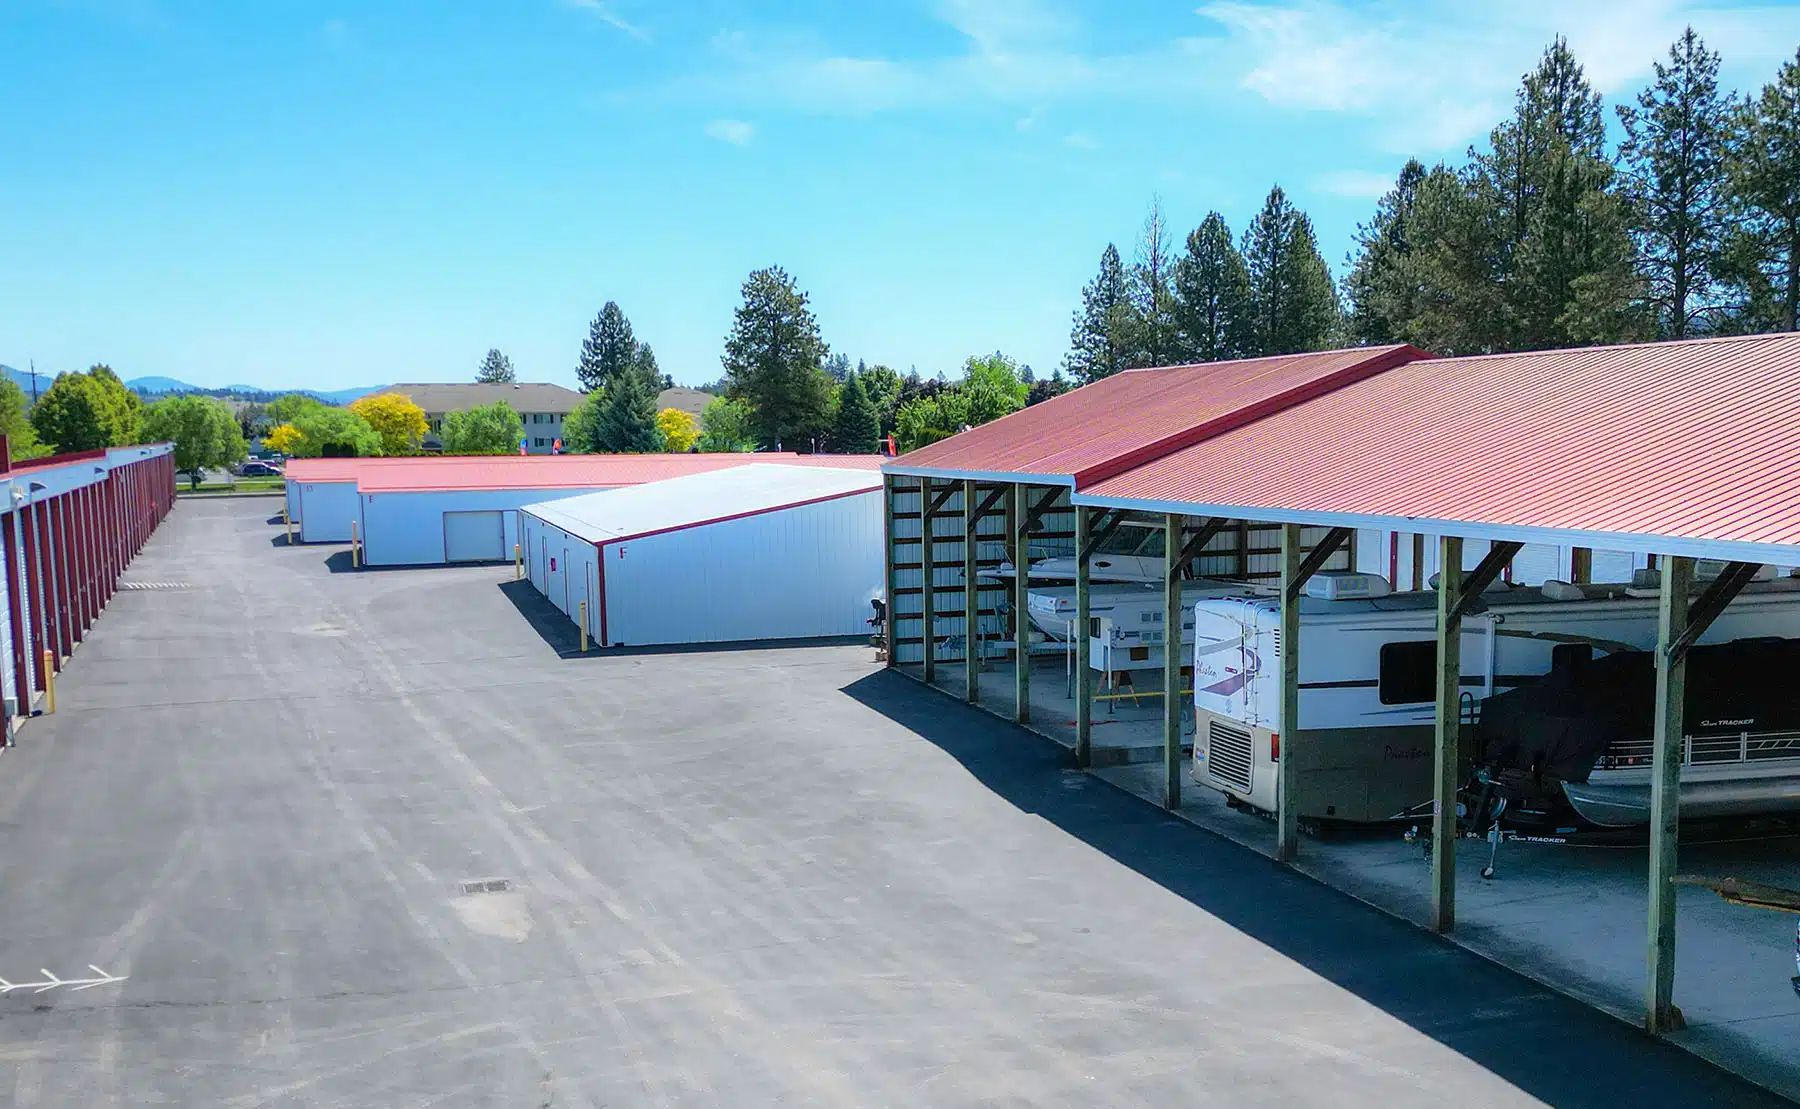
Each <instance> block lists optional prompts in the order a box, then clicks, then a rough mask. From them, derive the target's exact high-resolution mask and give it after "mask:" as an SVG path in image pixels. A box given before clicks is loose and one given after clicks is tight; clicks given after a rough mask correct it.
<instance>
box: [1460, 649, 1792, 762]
mask: <svg viewBox="0 0 1800 1109" xmlns="http://www.w3.org/2000/svg"><path fill="white" fill-rule="evenodd" d="M1687 658H1688V665H1687V697H1686V698H1685V705H1684V711H1685V721H1686V727H1685V729H1684V730H1685V731H1686V733H1687V734H1688V735H1690V736H1705V735H1736V734H1737V733H1739V732H1759V731H1777V730H1789V729H1795V728H1800V639H1777V638H1766V639H1739V640H1734V641H1732V642H1730V643H1720V644H1715V645H1711V646H1705V647H1695V648H1693V649H1692V650H1691V651H1689V652H1688V656H1687ZM1654 660H1655V656H1654V655H1652V654H1651V653H1650V652H1647V651H1621V652H1618V653H1615V654H1611V655H1606V656H1604V657H1602V658H1598V659H1591V660H1588V659H1582V658H1579V657H1575V656H1570V657H1569V658H1568V659H1567V660H1566V661H1565V662H1564V665H1561V666H1558V667H1557V668H1556V669H1553V670H1552V671H1551V672H1550V673H1549V674H1546V675H1545V676H1544V677H1542V678H1538V679H1536V680H1535V681H1531V682H1527V683H1525V684H1523V685H1519V686H1515V687H1514V688H1512V689H1509V690H1507V691H1506V692H1504V693H1497V694H1495V695H1494V696H1492V697H1489V698H1486V699H1485V700H1483V701H1482V702H1481V724H1480V729H1479V732H1478V735H1479V739H1478V745H1479V747H1478V750H1477V752H1476V758H1477V761H1479V762H1480V763H1481V764H1482V765H1484V766H1486V767H1488V768H1490V769H1492V770H1496V771H1504V770H1521V771H1528V772H1530V773H1533V774H1537V775H1543V776H1547V777H1552V778H1559V779H1561V780H1563V781H1566V782H1585V781H1587V780H1588V775H1589V774H1590V773H1592V771H1593V769H1594V765H1595V763H1597V762H1598V761H1599V759H1600V756H1601V755H1603V754H1605V753H1606V749H1607V748H1608V747H1610V746H1611V745H1612V744H1613V743H1616V742H1618V741H1621V740H1646V739H1649V738H1650V734H1651V730H1652V720H1651V717H1652V715H1653V714H1654V713H1655V711H1656V704H1655V701H1656V668H1655V661H1654Z"/></svg>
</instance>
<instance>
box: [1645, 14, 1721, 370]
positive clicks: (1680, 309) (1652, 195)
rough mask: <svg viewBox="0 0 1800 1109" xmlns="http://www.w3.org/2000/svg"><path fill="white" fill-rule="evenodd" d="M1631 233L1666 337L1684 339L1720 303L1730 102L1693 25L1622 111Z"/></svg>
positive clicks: (1713, 56)
mask: <svg viewBox="0 0 1800 1109" xmlns="http://www.w3.org/2000/svg"><path fill="white" fill-rule="evenodd" d="M1619 122H1620V124H1622V125H1623V126H1624V129H1625V140H1624V142H1623V143H1621V144H1620V147H1619V156H1620V160H1621V161H1622V163H1623V165H1624V174H1623V177H1624V181H1623V186H1624V189H1625V193H1626V197H1627V201H1628V203H1629V204H1630V206H1631V215H1632V230H1633V232H1634V235H1635V238H1636V240H1637V246H1638V255H1639V258H1640V259H1641V266H1642V268H1643V271H1644V275H1645V277H1646V278H1647V284H1648V293H1649V299H1650V305H1651V308H1652V311H1654V313H1655V315H1656V318H1657V320H1658V323H1659V325H1660V326H1659V330H1660V332H1661V333H1662V334H1663V335H1666V336H1668V337H1670V338H1673V339H1682V338H1686V337H1687V335H1688V333H1689V331H1690V330H1691V329H1692V328H1693V327H1694V326H1695V325H1696V323H1700V324H1701V325H1702V326H1704V320H1703V317H1704V315H1705V314H1706V313H1708V312H1711V311H1713V310H1715V309H1716V308H1717V307H1719V306H1718V305H1717V304H1715V303H1714V293H1715V292H1716V291H1717V290H1716V288H1715V282H1716V278H1717V275H1718V274H1719V272H1720V269H1721V263H1722V261H1723V258H1724V251H1725V239H1726V229H1727V226H1728V225H1727V222H1726V205H1727V203H1728V201H1729V190H1728V181H1727V167H1726V154H1727V153H1728V150H1727V144H1728V142H1729V138H1730V133H1731V102H1730V100H1729V99H1728V98H1726V97H1724V96H1721V95H1720V94H1719V56H1718V55H1717V54H1714V53H1712V52H1711V51H1709V50H1708V49H1707V48H1706V44H1705V43H1704V42H1702V41H1700V36H1699V35H1696V34H1695V33H1694V29H1693V28H1692V27H1689V28H1688V29H1687V30H1686V31H1685V32H1684V33H1683V34H1682V36H1681V37H1680V38H1679V39H1677V40H1675V44H1674V45H1673V46H1671V47H1669V64H1668V65H1663V64H1662V63H1661V62H1658V63H1656V83H1655V84H1654V85H1652V86H1651V87H1650V88H1647V89H1645V90H1644V91H1643V92H1641V93H1639V94H1638V103H1637V107H1636V108H1632V107H1630V106H1627V105H1621V106H1620V108H1619Z"/></svg>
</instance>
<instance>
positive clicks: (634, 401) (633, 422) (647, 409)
mask: <svg viewBox="0 0 1800 1109" xmlns="http://www.w3.org/2000/svg"><path fill="white" fill-rule="evenodd" d="M591 434H592V437H593V443H594V449H595V450H597V451H600V452H602V453H612V454H655V453H657V452H659V451H661V450H663V449H664V448H665V446H666V440H665V439H664V437H663V432H662V428H660V427H658V426H657V423H656V393H655V391H654V390H653V389H652V388H651V387H650V380H649V379H648V378H647V377H646V376H645V375H644V374H643V373H642V372H640V371H639V370H637V369H635V368H633V369H628V370H626V371H625V372H623V373H620V374H618V375H617V376H615V377H614V378H613V379H612V381H611V383H610V384H609V385H608V386H607V388H606V392H605V393H603V394H602V395H601V399H600V408H599V410H598V411H597V412H595V413H594V426H593V430H592V432H591Z"/></svg>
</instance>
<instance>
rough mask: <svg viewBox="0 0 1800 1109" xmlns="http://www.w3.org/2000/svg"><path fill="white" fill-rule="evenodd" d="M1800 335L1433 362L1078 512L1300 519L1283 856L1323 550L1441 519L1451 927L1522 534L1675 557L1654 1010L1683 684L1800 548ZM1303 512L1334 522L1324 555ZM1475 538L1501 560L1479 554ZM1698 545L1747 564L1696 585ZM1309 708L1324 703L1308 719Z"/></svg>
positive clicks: (1439, 816)
mask: <svg viewBox="0 0 1800 1109" xmlns="http://www.w3.org/2000/svg"><path fill="white" fill-rule="evenodd" d="M1796 369H1800V336H1794V335H1782V336H1750V337H1745V338H1739V339H1730V340H1709V341H1699V342H1685V343H1663V344H1648V345H1639V346H1629V347H1611V348H1590V349H1584V350H1573V351H1551V352H1537V353H1531V354H1521V355H1505V356H1484V357H1473V358H1462V359H1443V360H1423V361H1415V362H1412V363H1409V364H1406V365H1403V366H1400V367H1397V368H1395V369H1393V370H1391V371H1390V372H1387V373H1383V374H1380V375H1376V376H1366V377H1364V378H1361V379H1358V380H1356V381H1353V382H1348V383H1345V384H1344V385H1343V386H1342V387H1341V388H1339V389H1336V390H1333V391H1330V392H1328V393H1324V394H1321V395H1319V396H1317V397H1315V398H1312V399H1310V400H1309V401H1308V402H1307V403H1304V404H1300V405H1294V406H1288V407H1286V408H1284V409H1282V410H1280V411H1278V412H1273V413H1269V414H1267V415H1265V416H1264V417H1263V418H1261V419H1258V420H1256V421H1254V422H1249V423H1245V424H1242V425H1240V426H1237V427H1234V428H1231V429H1227V430H1225V431H1223V432H1221V433H1220V434H1217V435H1214V436H1209V437H1207V438H1206V439H1204V440H1202V441H1200V442H1197V443H1195V444H1191V445H1189V446H1186V447H1183V448H1181V449H1178V450H1176V451H1173V452H1169V453H1167V454H1165V455H1164V456H1162V457H1160V458H1157V459H1154V460H1149V461H1146V462H1144V463H1142V464H1141V465H1139V466H1137V467H1135V468H1133V469H1131V470H1128V471H1124V472H1121V473H1118V474H1114V475H1109V476H1108V477H1107V478H1104V479H1101V480H1099V481H1096V482H1093V483H1091V484H1089V485H1088V486H1086V487H1085V488H1083V489H1081V490H1079V491H1078V492H1077V494H1076V495H1075V497H1074V501H1075V503H1076V505H1077V510H1078V511H1082V510H1085V511H1087V512H1090V513H1091V512H1095V511H1099V510H1102V509H1104V510H1108V511H1116V510H1130V511H1140V512H1164V513H1170V514H1180V515H1184V516H1190V517H1197V518H1200V519H1205V520H1208V521H1215V520H1221V519H1241V520H1257V521H1263V522H1267V523H1272V524H1277V525H1279V526H1280V527H1281V529H1282V536H1283V543H1282V547H1283V556H1282V574H1281V579H1282V580H1281V587H1282V588H1281V596H1282V598H1283V606H1282V612H1283V618H1282V629H1283V632H1284V636H1283V642H1284V643H1286V644H1289V645H1290V649H1287V650H1285V651H1284V654H1283V667H1282V669H1283V699H1282V703H1283V717H1282V718H1283V720H1284V721H1287V722H1288V724H1287V725H1286V727H1287V728H1288V730H1289V732H1290V734H1289V735H1288V736H1285V737H1284V740H1283V745H1284V758H1283V759H1282V760H1281V762H1280V767H1281V770H1280V778H1281V782H1282V785H1281V787H1280V797H1281V805H1280V810H1281V811H1280V812H1279V814H1278V819H1277V840H1276V843H1277V846H1276V854H1277V857H1279V858H1283V859H1291V858H1293V857H1294V854H1295V852H1296V851H1297V849H1298V827H1297V812H1296V808H1295V806H1294V805H1291V804H1289V803H1288V799H1289V797H1290V796H1291V795H1292V790H1291V789H1290V788H1289V781H1290V774H1291V770H1290V768H1291V767H1292V766H1293V765H1294V764H1295V762H1296V760H1295V759H1294V758H1293V757H1292V756H1291V755H1290V754H1289V751H1290V750H1291V748H1292V745H1296V744H1304V743H1305V742H1306V736H1305V732H1304V731H1299V732H1298V733H1297V734H1294V725H1293V722H1294V721H1297V720H1298V719H1299V712H1298V707H1299V695H1298V676H1297V675H1298V666H1299V652H1298V649H1297V648H1298V644H1299V642H1300V638H1299V634H1298V632H1299V627H1300V622H1299V606H1298V603H1297V599H1298V597H1299V595H1300V592H1301V590H1302V589H1303V587H1304V585H1305V582H1306V579H1307V578H1308V577H1309V576H1310V575H1311V574H1313V573H1314V572H1316V571H1317V570H1318V569H1319V566H1320V558H1319V556H1320V552H1321V551H1324V550H1327V549H1330V548H1331V547H1333V546H1334V545H1336V544H1340V543H1342V542H1343V541H1344V539H1345V538H1346V537H1347V536H1348V535H1349V534H1350V532H1351V529H1354V528H1359V527H1362V528H1368V527H1380V528H1396V529H1402V530H1409V531H1414V532H1422V533H1426V534H1431V535H1435V536H1437V537H1438V539H1437V542H1438V543H1439V544H1440V557H1439V564H1440V566H1441V567H1443V568H1444V570H1443V571H1442V573H1441V574H1440V580H1439V583H1438V587H1437V588H1438V594H1439V599H1438V618H1437V632H1438V652H1437V654H1438V666H1437V678H1436V688H1437V698H1436V701H1437V710H1436V718H1437V726H1436V740H1435V745H1434V752H1433V758H1434V766H1435V773H1434V775H1433V781H1434V792H1435V796H1434V804H1435V816H1434V818H1433V822H1432V833H1431V835H1432V840H1433V848H1434V850H1433V853H1432V877H1431V899H1432V911H1431V924H1432V925H1433V927H1435V928H1436V929H1438V930H1440V931H1449V930H1450V929H1451V928H1452V927H1454V924H1455V905H1456V883H1455V873H1456V872H1455V869H1454V863H1455V847H1456V817H1455V813H1456V801H1457V797H1456V792H1457V787H1458V785H1459V784H1460V782H1459V779H1458V767H1459V765H1460V748H1461V743H1462V735H1461V726H1460V712H1459V706H1458V697H1459V694H1460V688H1459V684H1460V676H1461V673H1462V671H1461V665H1460V661H1459V658H1458V652H1459V650H1460V645H1461V630H1460V629H1461V622H1462V620H1463V618H1464V617H1465V616H1466V615H1467V614H1468V613H1469V611H1470V609H1471V607H1472V601H1473V599H1474V598H1477V597H1479V596H1480V594H1481V592H1482V590H1483V589H1484V588H1485V586H1486V585H1488V584H1489V583H1491V582H1492V581H1493V579H1494V578H1495V577H1496V576H1497V575H1499V574H1500V573H1501V572H1502V570H1503V569H1504V568H1505V565H1506V563H1507V561H1508V560H1509V559H1510V558H1511V557H1512V555H1513V554H1514V553H1516V552H1517V551H1518V549H1519V548H1520V546H1521V545H1522V544H1525V543H1531V542H1560V543H1570V544H1576V545H1580V546H1584V547H1587V548H1592V547H1596V546H1598V547H1624V548H1629V549H1635V550H1640V551H1648V552H1652V553H1654V554H1656V555H1657V556H1658V557H1659V564H1658V565H1659V570H1660V573H1661V588H1660V592H1659V597H1660V600H1659V612H1658V648H1657V651H1656V659H1655V664H1656V678H1657V680H1656V693H1655V698H1656V703H1655V712H1654V717H1653V719H1654V729H1655V731H1654V743H1653V771H1652V776H1651V827H1650V835H1649V866H1648V875H1649V891H1648V901H1649V913H1648V926H1647V947H1646V953H1645V959H1646V971H1647V973H1646V981H1645V995H1644V1006H1643V1008H1644V1014H1643V1019H1644V1024H1645V1026H1646V1028H1648V1029H1649V1030H1650V1031H1652V1032H1664V1031H1670V1030H1673V1029H1676V1028H1679V1027H1680V1023H1681V1017H1680V1013H1679V1010H1678V1009H1676V1007H1675V1005H1674V1001H1673V986H1674V957H1675V919H1676V917H1675V888H1674V885H1673V880H1674V879H1675V877H1676V858H1677V838H1676V831H1677V821H1678V817H1679V811H1678V809H1679V788H1678V784H1679V776H1680V772H1681V766H1682V760H1683V735H1684V730H1683V720H1682V712H1683V683H1684V678H1685V671H1686V658H1687V653H1688V650H1689V648H1690V647H1691V646H1692V645H1693V644H1694V642H1695V641H1696V640H1697V639H1698V638H1699V636H1700V635H1701V634H1703V633H1704V631H1705V629H1706V627H1707V626H1708V624H1709V623H1710V622H1711V621H1712V620H1714V619H1715V618H1716V617H1717V616H1718V615H1719V614H1720V612H1722V611H1723V610H1724V608H1725V606H1726V605H1727V604H1728V603H1729V602H1730V600H1731V599H1732V597H1733V596H1734V595H1735V594H1736V593H1737V592H1738V591H1739V590H1741V589H1742V587H1743V586H1744V585H1745V584H1746V583H1747V582H1748V581H1750V580H1751V578H1752V577H1753V576H1754V573H1755V571H1756V570H1757V568H1758V567H1759V566H1760V565H1761V564H1765V563H1769V564H1779V565H1793V564H1795V563H1797V562H1800V452H1797V448H1800V422H1797V417H1800V375H1797V374H1796V373H1795V371H1796ZM1303 526H1307V527H1325V528H1329V529H1331V532H1330V537H1329V538H1328V539H1327V540H1326V541H1325V542H1324V543H1321V544H1318V545H1315V546H1314V548H1313V549H1312V550H1311V551H1307V550H1304V549H1303V544H1302V542H1301V539H1302V534H1303V533H1302V531H1301V528H1302V527H1303ZM1465 539H1477V540H1487V541H1489V542H1490V543H1491V544H1492V546H1491V548H1490V550H1489V553H1488V555H1487V557H1485V558H1484V559H1483V560H1482V561H1481V563H1480V564H1479V565H1478V566H1477V567H1476V568H1474V569H1473V570H1470V571H1466V572H1465V571H1463V570H1462V569H1461V568H1462V567H1463V565H1464V563H1463V559H1462V552H1461V546H1462V543H1463V541H1464V540H1465ZM1697 559H1709V560H1721V561H1724V562H1726V563H1727V564H1728V565H1727V566H1726V567H1725V569H1724V571H1723V572H1722V573H1720V574H1719V575H1718V576H1717V577H1716V578H1715V579H1714V580H1713V581H1712V582H1711V583H1710V584H1708V585H1706V586H1705V588H1704V589H1701V590H1700V591H1698V593H1697V594H1696V593H1695V592H1694V590H1693V588H1692V586H1693V583H1694V565H1695V560H1697ZM1302 723H1303V721H1302Z"/></svg>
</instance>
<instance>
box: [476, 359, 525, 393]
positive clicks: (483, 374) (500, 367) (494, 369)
mask: <svg viewBox="0 0 1800 1109" xmlns="http://www.w3.org/2000/svg"><path fill="white" fill-rule="evenodd" d="M475 380H476V381H477V382H479V383H480V384H482V385H510V384H511V383H512V382H514V381H516V380H518V375H517V374H515V373H513V364H512V359H510V358H508V357H507V356H506V355H504V354H501V353H500V352H499V351H498V350H490V351H488V352H487V357H486V358H483V359H482V360H481V368H480V369H478V370H476V371H475Z"/></svg>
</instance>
